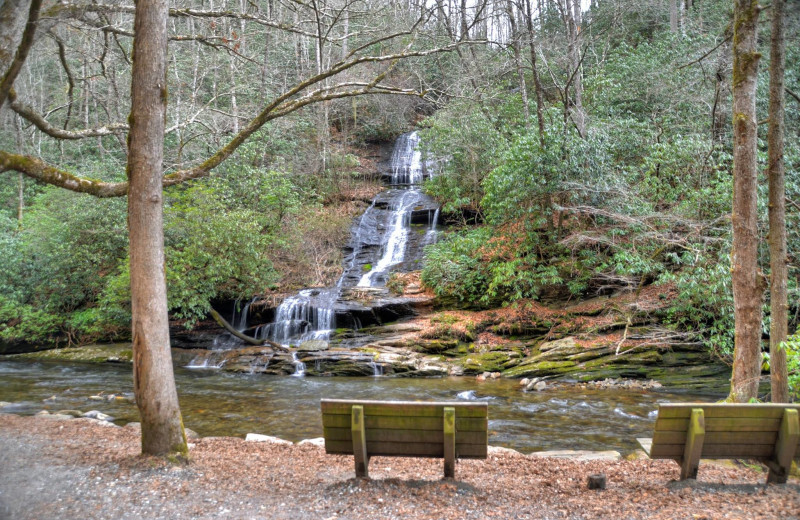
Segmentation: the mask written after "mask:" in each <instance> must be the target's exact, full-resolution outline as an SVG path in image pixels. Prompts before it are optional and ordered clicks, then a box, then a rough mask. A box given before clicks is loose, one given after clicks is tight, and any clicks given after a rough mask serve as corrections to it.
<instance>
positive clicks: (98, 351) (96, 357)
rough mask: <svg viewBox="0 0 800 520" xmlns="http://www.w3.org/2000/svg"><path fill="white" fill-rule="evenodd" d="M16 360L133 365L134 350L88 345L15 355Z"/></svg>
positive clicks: (122, 345)
mask: <svg viewBox="0 0 800 520" xmlns="http://www.w3.org/2000/svg"><path fill="white" fill-rule="evenodd" d="M9 357H10V358H15V359H28V360H33V361H44V360H50V361H72V362H77V363H132V362H133V350H132V349H131V345H130V344H129V343H113V344H108V345H86V346H84V347H71V348H59V349H52V350H41V351H38V352H28V353H26V354H14V355H11V356H9Z"/></svg>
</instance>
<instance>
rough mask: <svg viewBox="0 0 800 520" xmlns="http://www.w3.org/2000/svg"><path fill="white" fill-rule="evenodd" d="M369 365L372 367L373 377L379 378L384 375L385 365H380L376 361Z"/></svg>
mask: <svg viewBox="0 0 800 520" xmlns="http://www.w3.org/2000/svg"><path fill="white" fill-rule="evenodd" d="M369 364H370V365H371V366H372V375H373V377H378V376H382V375H383V365H379V364H378V363H376V362H375V361H370V363H369Z"/></svg>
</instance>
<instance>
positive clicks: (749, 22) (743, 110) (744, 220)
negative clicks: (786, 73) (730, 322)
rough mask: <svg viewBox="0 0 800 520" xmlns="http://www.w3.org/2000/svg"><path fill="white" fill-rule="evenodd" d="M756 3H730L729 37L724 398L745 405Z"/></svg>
mask: <svg viewBox="0 0 800 520" xmlns="http://www.w3.org/2000/svg"><path fill="white" fill-rule="evenodd" d="M759 10H760V7H759V6H758V2H757V0H736V3H735V7H734V34H733V41H734V44H733V215H732V221H733V250H732V251H731V271H732V273H731V278H732V282H733V305H734V317H735V319H736V325H735V331H736V339H735V346H734V355H733V356H734V359H733V374H732V376H731V393H730V396H729V397H728V399H729V400H731V401H734V402H747V401H749V400H750V399H753V398H755V397H757V395H758V382H759V376H760V373H761V296H762V293H763V277H762V275H761V273H760V271H759V269H758V228H757V217H758V212H757V211H758V209H757V204H756V203H757V188H758V185H757V179H756V167H757V163H756V145H757V133H756V127H757V120H756V79H757V75H758V61H759V58H760V57H761V55H760V54H759V53H758V52H757V50H756V45H757V37H758V34H757V33H758V14H759Z"/></svg>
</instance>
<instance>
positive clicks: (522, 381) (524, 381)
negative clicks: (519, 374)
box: [519, 377, 531, 387]
mask: <svg viewBox="0 0 800 520" xmlns="http://www.w3.org/2000/svg"><path fill="white" fill-rule="evenodd" d="M530 382H531V380H530V379H528V378H527V377H526V378H524V379H520V381H519V386H524V387H527V386H528V385H529V384H530Z"/></svg>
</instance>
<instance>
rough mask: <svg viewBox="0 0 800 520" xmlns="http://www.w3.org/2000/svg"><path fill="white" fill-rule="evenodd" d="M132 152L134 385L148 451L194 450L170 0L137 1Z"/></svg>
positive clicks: (130, 223) (130, 212)
mask: <svg viewBox="0 0 800 520" xmlns="http://www.w3.org/2000/svg"><path fill="white" fill-rule="evenodd" d="M134 34H135V37H134V43H133V70H132V81H131V115H130V118H129V122H130V134H129V136H128V139H129V154H128V178H129V181H130V186H129V189H128V228H129V232H130V258H131V260H130V262H131V309H132V314H133V321H132V324H131V328H132V333H133V385H134V393H135V395H136V404H137V406H138V407H139V414H140V416H141V422H142V453H145V454H151V455H163V454H168V453H182V454H186V453H188V448H187V445H186V435H185V433H184V431H183V422H182V421H181V413H180V408H179V406H178V392H177V390H176V388H175V376H174V374H173V372H172V355H171V353H170V345H169V324H168V321H167V287H166V279H165V268H164V235H163V222H162V189H161V176H162V168H163V167H162V161H163V152H164V150H163V147H164V122H165V117H166V109H167V82H166V81H167V76H166V72H167V1H166V0H138V1H137V3H136V15H135V18H134Z"/></svg>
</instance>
